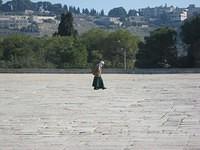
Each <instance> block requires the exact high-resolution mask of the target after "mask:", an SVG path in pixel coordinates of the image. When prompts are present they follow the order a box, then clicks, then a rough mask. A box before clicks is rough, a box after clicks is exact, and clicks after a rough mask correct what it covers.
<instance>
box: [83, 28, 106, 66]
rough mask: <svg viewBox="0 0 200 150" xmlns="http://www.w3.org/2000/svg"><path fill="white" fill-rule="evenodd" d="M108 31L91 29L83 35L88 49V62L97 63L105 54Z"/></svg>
mask: <svg viewBox="0 0 200 150" xmlns="http://www.w3.org/2000/svg"><path fill="white" fill-rule="evenodd" d="M107 35H108V34H107V32H105V31H104V30H101V29H91V30H89V31H88V32H86V33H84V34H83V35H82V36H81V39H82V42H83V44H84V45H85V46H86V48H87V51H88V62H89V63H92V64H93V63H97V61H99V60H100V59H101V58H102V56H103V44H104V40H105V39H106V37H107Z"/></svg>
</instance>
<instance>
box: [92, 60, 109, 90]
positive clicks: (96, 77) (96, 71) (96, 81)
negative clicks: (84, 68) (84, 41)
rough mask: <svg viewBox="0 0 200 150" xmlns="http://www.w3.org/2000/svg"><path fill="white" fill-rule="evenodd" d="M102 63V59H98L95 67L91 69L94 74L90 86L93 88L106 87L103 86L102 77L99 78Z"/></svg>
mask: <svg viewBox="0 0 200 150" xmlns="http://www.w3.org/2000/svg"><path fill="white" fill-rule="evenodd" d="M103 65H104V61H100V62H99V63H98V64H97V65H96V67H95V69H94V70H93V72H92V73H93V75H94V79H93V83H92V86H93V87H94V90H99V89H103V90H104V89H106V88H105V87H104V84H103V79H102V78H101V73H102V67H103Z"/></svg>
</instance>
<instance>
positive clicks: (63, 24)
mask: <svg viewBox="0 0 200 150" xmlns="http://www.w3.org/2000/svg"><path fill="white" fill-rule="evenodd" d="M76 34H77V31H76V30H75V29H74V26H73V16H72V13H71V12H67V13H66V14H62V15H61V21H60V24H59V27H58V35H60V36H75V35H76Z"/></svg>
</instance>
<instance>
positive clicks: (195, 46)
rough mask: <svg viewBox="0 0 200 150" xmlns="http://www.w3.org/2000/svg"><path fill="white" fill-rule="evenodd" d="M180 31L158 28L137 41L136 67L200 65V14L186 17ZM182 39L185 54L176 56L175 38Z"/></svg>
mask: <svg viewBox="0 0 200 150" xmlns="http://www.w3.org/2000/svg"><path fill="white" fill-rule="evenodd" d="M180 30H181V31H180V33H177V32H176V31H175V30H174V29H170V28H167V27H165V28H159V29H156V30H155V31H153V32H151V33H150V36H149V37H146V38H145V40H144V42H140V43H139V51H138V52H137V55H136V64H135V65H136V67H139V68H160V67H200V16H194V17H192V18H189V19H187V20H186V21H185V22H184V23H183V25H182V26H181V29H180ZM178 36H180V38H181V40H182V48H185V51H186V53H187V54H186V55H183V56H179V57H178V53H180V52H178V49H177V38H179V37H178Z"/></svg>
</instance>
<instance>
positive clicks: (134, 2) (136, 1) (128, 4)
mask: <svg viewBox="0 0 200 150" xmlns="http://www.w3.org/2000/svg"><path fill="white" fill-rule="evenodd" d="M32 1H34V2H37V1H50V2H52V3H62V4H67V5H72V6H79V7H80V8H90V9H91V8H95V9H97V10H101V9H102V8H103V9H104V10H105V11H106V12H107V11H108V10H110V9H112V8H114V7H118V6H123V7H124V8H125V9H127V10H128V9H132V8H135V9H138V8H144V7H147V6H150V7H154V6H161V5H164V4H165V3H167V4H168V5H174V6H178V7H187V6H188V5H189V4H195V5H196V6H199V7H200V0H167V1H166V0H32ZM4 2H5V0H4Z"/></svg>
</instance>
